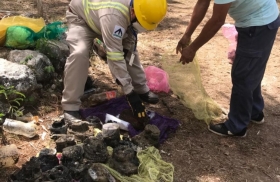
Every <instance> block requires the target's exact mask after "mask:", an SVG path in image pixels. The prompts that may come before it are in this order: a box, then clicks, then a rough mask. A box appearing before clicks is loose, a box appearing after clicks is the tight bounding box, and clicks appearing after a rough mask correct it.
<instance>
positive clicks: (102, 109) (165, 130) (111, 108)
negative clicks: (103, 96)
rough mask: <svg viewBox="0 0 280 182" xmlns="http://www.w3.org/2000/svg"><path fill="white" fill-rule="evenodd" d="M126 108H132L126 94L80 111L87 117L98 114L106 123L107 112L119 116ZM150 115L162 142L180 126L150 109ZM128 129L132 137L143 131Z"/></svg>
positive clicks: (173, 120) (151, 122)
mask: <svg viewBox="0 0 280 182" xmlns="http://www.w3.org/2000/svg"><path fill="white" fill-rule="evenodd" d="M125 109H130V106H129V105H128V103H127V100H126V98H125V96H123V97H120V98H116V99H111V100H109V101H108V102H106V103H104V104H102V105H98V106H95V107H92V108H87V109H81V110H80V113H81V115H82V117H83V118H87V117H88V116H96V117H98V118H99V119H100V120H101V121H102V122H103V123H104V122H105V117H106V113H108V114H111V115H113V116H117V115H119V114H120V113H121V112H122V111H123V110H125ZM148 115H149V116H152V117H151V119H150V123H149V124H153V125H156V126H157V127H158V128H159V130H160V143H163V142H164V141H165V140H166V139H167V138H168V135H169V134H170V133H175V131H176V130H177V128H178V126H179V121H178V120H175V119H171V118H168V117H165V116H161V115H159V114H158V113H155V112H152V111H148ZM127 122H129V121H127ZM128 129H129V131H128V133H129V135H130V136H131V137H133V136H135V135H137V134H139V133H140V132H142V131H137V130H135V129H134V128H133V127H132V126H131V125H130V126H129V128H128Z"/></svg>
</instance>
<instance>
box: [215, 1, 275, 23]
mask: <svg viewBox="0 0 280 182" xmlns="http://www.w3.org/2000/svg"><path fill="white" fill-rule="evenodd" d="M214 1H215V3H216V4H227V3H230V2H232V5H231V7H230V9H229V12H228V13H229V15H230V16H231V17H232V18H233V19H234V20H235V26H236V27H243V28H245V27H250V26H262V25H267V24H269V23H271V22H272V21H274V20H275V19H276V18H277V17H278V16H279V9H278V6H277V3H276V1H275V0H214Z"/></svg>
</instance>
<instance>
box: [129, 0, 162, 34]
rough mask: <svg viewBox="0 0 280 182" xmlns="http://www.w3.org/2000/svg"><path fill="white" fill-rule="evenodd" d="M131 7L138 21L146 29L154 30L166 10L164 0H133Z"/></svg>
mask: <svg viewBox="0 0 280 182" xmlns="http://www.w3.org/2000/svg"><path fill="white" fill-rule="evenodd" d="M133 8H134V12H135V15H136V18H137V20H138V22H139V23H140V24H141V26H142V27H143V28H145V29H146V30H154V29H155V28H156V27H157V26H158V24H159V22H161V20H162V19H163V18H164V17H165V15H166V12H167V2H166V0H134V2H133Z"/></svg>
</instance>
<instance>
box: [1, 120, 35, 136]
mask: <svg viewBox="0 0 280 182" xmlns="http://www.w3.org/2000/svg"><path fill="white" fill-rule="evenodd" d="M36 128H37V126H36V125H35V124H34V123H33V122H29V123H24V122H22V121H17V120H13V119H9V118H6V119H5V122H4V124H3V129H4V131H6V132H9V133H14V134H17V135H23V136H26V137H28V138H33V137H34V136H36V135H37V133H36Z"/></svg>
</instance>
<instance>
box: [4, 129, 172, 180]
mask: <svg viewBox="0 0 280 182" xmlns="http://www.w3.org/2000/svg"><path fill="white" fill-rule="evenodd" d="M55 124H57V123H55ZM108 124H115V123H108ZM116 125H117V124H116ZM103 128H104V127H103ZM106 132H107V131H106V130H104V129H102V131H100V132H98V133H97V134H96V136H93V133H92V136H88V137H85V139H84V140H83V141H82V142H80V143H79V142H77V141H78V140H80V139H81V138H80V137H78V138H77V139H76V138H75V137H76V135H72V134H54V136H56V137H57V136H60V137H58V138H57V139H56V140H55V142H56V144H57V145H56V149H48V148H45V149H42V150H41V151H40V153H39V155H38V157H32V158H31V159H30V161H28V162H27V163H26V164H24V165H23V166H22V169H21V170H19V171H16V172H15V173H14V174H12V175H11V176H10V178H9V181H13V182H16V181H65V182H66V181H67V182H69V181H74V180H75V181H81V182H82V181H89V182H90V181H117V180H120V179H115V177H117V176H122V175H124V176H131V175H133V174H138V167H139V165H140V161H139V159H138V158H137V152H138V151H140V150H141V147H140V146H147V147H153V146H151V143H154V141H155V138H157V139H156V140H157V141H159V130H158V128H157V127H156V126H153V125H147V126H146V127H145V130H144V131H143V132H142V133H141V135H138V136H137V137H136V136H135V137H132V138H129V137H128V135H124V136H122V140H119V141H118V142H117V144H116V142H113V143H114V145H113V146H114V147H112V146H110V144H112V142H110V139H111V140H114V138H108V137H107V138H106V137H104V133H106ZM54 138H55V137H54ZM74 138H75V139H74ZM105 138H106V139H107V140H105ZM119 138H120V135H119ZM149 138H153V141H152V142H150V141H149ZM62 143H63V144H62ZM136 144H139V145H136ZM155 145H158V143H155ZM57 151H61V153H60V152H57ZM101 163H103V165H101ZM104 165H106V166H107V167H108V168H111V169H110V170H113V171H115V172H117V173H119V174H118V175H117V176H114V175H112V174H111V173H110V172H109V170H108V169H107V167H104ZM142 165H143V163H142ZM155 167H156V166H155ZM170 167H171V169H172V168H173V167H172V165H170ZM160 175H166V174H160ZM171 177H172V175H171ZM169 181H170V180H169ZM171 181H172V180H171Z"/></svg>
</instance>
